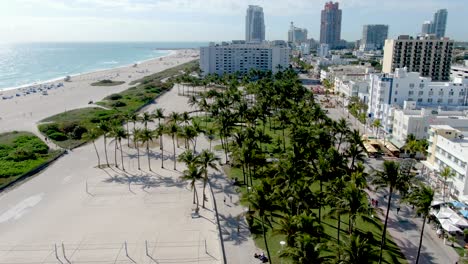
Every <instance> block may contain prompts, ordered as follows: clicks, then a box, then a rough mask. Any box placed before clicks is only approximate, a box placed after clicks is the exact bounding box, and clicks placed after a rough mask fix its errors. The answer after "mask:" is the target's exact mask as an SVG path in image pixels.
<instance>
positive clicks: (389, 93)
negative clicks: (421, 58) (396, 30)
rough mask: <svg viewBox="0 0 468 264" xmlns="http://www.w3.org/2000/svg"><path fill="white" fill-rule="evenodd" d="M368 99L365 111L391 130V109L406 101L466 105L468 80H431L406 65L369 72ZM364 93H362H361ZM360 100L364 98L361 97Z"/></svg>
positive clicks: (392, 111) (424, 104) (419, 104)
mask: <svg viewBox="0 0 468 264" xmlns="http://www.w3.org/2000/svg"><path fill="white" fill-rule="evenodd" d="M368 80H369V93H368V94H367V95H365V96H366V97H367V98H366V99H367V105H368V114H369V115H370V117H371V118H372V119H380V120H381V123H382V127H383V129H384V130H385V131H386V132H388V133H392V130H393V127H392V126H393V117H394V109H395V108H396V107H400V108H401V107H402V106H403V104H404V102H405V101H410V102H415V103H416V105H418V106H425V107H438V106H442V107H456V106H466V105H467V104H468V97H467V96H468V80H467V79H462V78H455V79H454V80H453V81H450V82H434V81H432V80H431V78H429V77H423V76H421V74H419V73H418V72H408V71H407V69H406V68H401V69H395V72H394V73H392V74H387V73H383V74H370V75H369V77H368ZM363 96H364V95H363ZM361 99H363V98H361Z"/></svg>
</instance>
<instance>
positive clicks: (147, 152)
mask: <svg viewBox="0 0 468 264" xmlns="http://www.w3.org/2000/svg"><path fill="white" fill-rule="evenodd" d="M146 155H147V156H148V168H149V171H151V161H150V151H149V141H147V142H146Z"/></svg>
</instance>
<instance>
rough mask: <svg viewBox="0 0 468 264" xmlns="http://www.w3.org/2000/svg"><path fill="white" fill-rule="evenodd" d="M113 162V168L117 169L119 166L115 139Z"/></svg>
mask: <svg viewBox="0 0 468 264" xmlns="http://www.w3.org/2000/svg"><path fill="white" fill-rule="evenodd" d="M114 162H115V167H117V168H118V167H119V164H118V163H117V139H115V143H114Z"/></svg>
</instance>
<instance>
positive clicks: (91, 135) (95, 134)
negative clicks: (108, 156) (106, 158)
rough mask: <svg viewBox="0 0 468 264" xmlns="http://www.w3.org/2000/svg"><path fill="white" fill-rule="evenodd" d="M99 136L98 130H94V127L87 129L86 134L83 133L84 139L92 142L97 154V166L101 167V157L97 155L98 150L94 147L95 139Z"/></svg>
mask: <svg viewBox="0 0 468 264" xmlns="http://www.w3.org/2000/svg"><path fill="white" fill-rule="evenodd" d="M98 138H99V132H98V131H97V130H96V129H91V130H89V131H88V132H87V133H86V134H85V139H86V140H90V141H91V142H93V146H94V150H95V151H96V156H97V159H98V168H100V167H101V158H100V157H99V152H98V150H97V148H96V143H95V141H96V139H98Z"/></svg>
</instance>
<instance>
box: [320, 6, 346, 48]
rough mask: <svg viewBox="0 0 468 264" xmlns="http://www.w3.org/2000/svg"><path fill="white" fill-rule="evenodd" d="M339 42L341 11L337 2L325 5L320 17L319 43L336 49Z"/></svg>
mask: <svg viewBox="0 0 468 264" xmlns="http://www.w3.org/2000/svg"><path fill="white" fill-rule="evenodd" d="M340 40H341V9H340V8H339V4H338V2H336V3H333V2H328V3H325V7H324V9H323V10H322V12H321V17H320V43H321V44H328V45H329V46H330V48H332V49H333V48H336V47H337V46H338V45H339V44H340Z"/></svg>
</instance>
